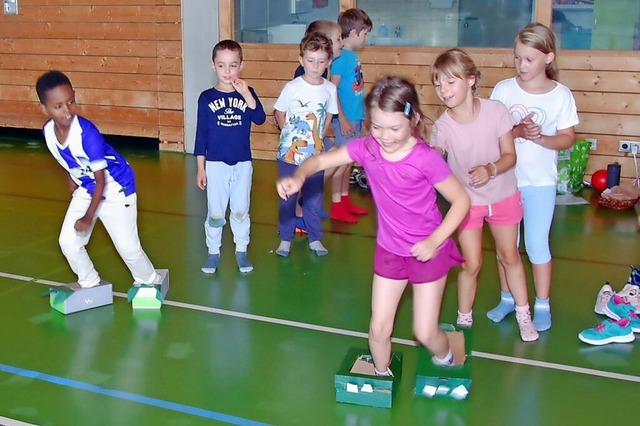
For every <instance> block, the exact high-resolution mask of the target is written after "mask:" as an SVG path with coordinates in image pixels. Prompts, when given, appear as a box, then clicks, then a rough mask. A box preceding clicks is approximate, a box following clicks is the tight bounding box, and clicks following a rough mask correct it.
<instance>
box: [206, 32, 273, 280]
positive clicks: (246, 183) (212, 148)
mask: <svg viewBox="0 0 640 426" xmlns="http://www.w3.org/2000/svg"><path fill="white" fill-rule="evenodd" d="M212 66H213V69H214V70H215V72H216V76H217V77H218V83H217V84H216V85H215V86H214V87H212V88H211V89H207V90H205V91H204V92H202V93H201V94H200V97H199V98H198V123H197V126H196V140H195V148H194V152H193V154H194V155H195V156H196V159H197V160H196V161H197V163H198V171H197V173H196V185H198V187H199V188H200V189H202V190H205V189H206V191H207V209H208V211H207V219H206V220H205V223H204V230H205V238H206V243H207V248H208V251H209V255H208V257H207V261H206V262H205V264H204V265H203V266H202V268H201V270H202V272H204V273H206V274H213V273H215V272H216V269H217V268H218V263H219V261H220V247H221V246H222V227H223V226H224V225H225V224H226V219H225V218H226V213H227V206H229V207H230V208H231V215H230V218H229V219H230V222H231V231H232V232H233V241H234V243H235V245H236V261H237V263H238V269H239V270H240V272H242V273H247V272H251V271H252V270H253V265H252V264H251V262H249V259H248V258H247V247H248V245H249V229H250V227H251V221H250V218H249V203H250V196H251V179H252V175H253V164H252V162H251V160H252V157H251V146H250V137H251V123H255V124H258V125H259V124H262V123H264V122H265V120H266V114H265V112H264V108H263V107H262V104H261V103H260V100H259V99H258V95H256V92H255V91H254V90H253V88H252V87H249V86H248V85H247V83H246V81H244V80H241V79H240V78H239V75H240V71H241V70H242V66H243V62H242V47H240V44H238V43H237V42H235V41H233V40H222V41H221V42H219V43H218V44H216V45H215V47H214V48H213V53H212Z"/></svg>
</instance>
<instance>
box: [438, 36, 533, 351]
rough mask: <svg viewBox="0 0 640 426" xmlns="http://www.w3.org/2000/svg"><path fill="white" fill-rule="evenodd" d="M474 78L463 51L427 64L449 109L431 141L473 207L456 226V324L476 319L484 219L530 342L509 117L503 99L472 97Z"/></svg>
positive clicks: (475, 74) (522, 330)
mask: <svg viewBox="0 0 640 426" xmlns="http://www.w3.org/2000/svg"><path fill="white" fill-rule="evenodd" d="M479 79H480V71H479V70H478V69H477V68H476V66H475V64H474V63H473V60H472V59H471V57H469V55H467V54H466V53H465V52H463V51H462V50H460V49H449V50H447V51H446V52H444V53H442V54H441V55H439V56H438V58H436V61H435V62H434V64H433V66H432V67H431V81H432V83H433V84H434V86H435V89H436V94H437V95H438V97H439V98H440V100H441V101H442V102H444V104H445V105H446V106H447V110H446V111H445V112H444V113H443V114H442V115H441V116H440V118H438V120H437V121H436V123H435V124H434V126H433V132H432V134H431V144H432V145H433V146H435V147H437V148H438V149H439V150H440V151H441V152H442V154H446V155H447V161H448V163H449V166H450V167H451V170H452V171H453V174H454V175H455V176H456V177H457V178H458V180H460V182H461V183H462V184H463V186H464V187H465V189H466V190H467V193H468V194H469V198H470V199H471V209H470V210H469V213H468V214H467V216H466V217H465V218H464V220H463V221H462V223H461V224H460V227H459V229H458V241H459V243H460V246H461V248H462V255H463V256H464V263H463V264H462V268H461V270H460V273H459V274H458V319H457V323H458V325H459V326H467V327H470V326H471V325H472V324H473V314H472V309H473V303H474V301H475V297H476V291H477V287H478V273H479V272H480V267H481V266H482V228H483V225H484V222H485V221H486V222H487V223H488V224H489V229H490V231H491V234H492V235H493V239H494V240H495V245H496V252H497V254H498V257H499V260H500V263H501V264H502V265H503V266H504V269H505V272H506V274H507V277H508V280H509V285H510V288H511V290H512V293H513V297H514V299H515V303H516V308H515V310H516V319H517V321H518V325H519V327H520V337H521V338H522V340H524V341H526V342H528V341H533V340H537V339H538V332H537V331H536V329H535V327H534V326H533V323H532V322H531V313H530V311H529V299H528V295H527V281H526V275H525V270H524V266H523V264H522V260H521V258H520V252H519V251H518V245H517V238H518V225H519V223H520V221H521V220H522V214H523V209H522V202H521V200H520V193H519V192H518V187H517V182H516V177H515V172H514V165H515V164H516V152H515V145H514V142H513V135H512V134H511V129H512V128H513V119H512V118H511V115H510V114H509V111H508V110H507V108H506V107H505V106H504V105H503V104H502V103H500V102H498V101H493V100H489V99H480V98H478V97H477V96H476V85H477V83H478V81H479Z"/></svg>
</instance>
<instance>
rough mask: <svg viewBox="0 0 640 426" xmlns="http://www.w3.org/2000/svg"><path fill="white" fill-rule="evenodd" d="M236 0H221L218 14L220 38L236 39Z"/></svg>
mask: <svg viewBox="0 0 640 426" xmlns="http://www.w3.org/2000/svg"><path fill="white" fill-rule="evenodd" d="M235 2H236V0H219V1H218V16H219V20H220V22H219V28H220V40H226V39H234V38H235V34H236V24H235V20H236V19H235V16H236V8H235Z"/></svg>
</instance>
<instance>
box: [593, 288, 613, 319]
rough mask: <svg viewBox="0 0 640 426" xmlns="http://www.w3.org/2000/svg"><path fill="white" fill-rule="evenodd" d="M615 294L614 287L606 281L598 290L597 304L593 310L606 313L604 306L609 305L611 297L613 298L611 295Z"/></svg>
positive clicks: (601, 313)
mask: <svg viewBox="0 0 640 426" xmlns="http://www.w3.org/2000/svg"><path fill="white" fill-rule="evenodd" d="M612 294H613V289H612V288H611V286H610V285H609V283H606V284H605V285H603V286H602V288H601V289H600V291H599V292H598V296H597V297H596V305H595V306H594V308H593V310H594V312H595V313H596V314H600V315H604V314H605V313H604V307H605V306H607V303H608V302H609V299H611V295H612Z"/></svg>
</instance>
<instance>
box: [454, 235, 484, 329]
mask: <svg viewBox="0 0 640 426" xmlns="http://www.w3.org/2000/svg"><path fill="white" fill-rule="evenodd" d="M458 241H459V243H460V247H461V248H462V256H463V257H464V263H463V264H462V268H461V269H460V273H459V274H458V317H459V318H458V324H459V325H463V326H471V325H472V324H473V319H472V317H471V311H472V309H473V303H474V302H475V298H476V291H477V288H478V273H479V272H480V268H481V267H482V228H480V229H465V230H463V231H460V232H459V233H458Z"/></svg>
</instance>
